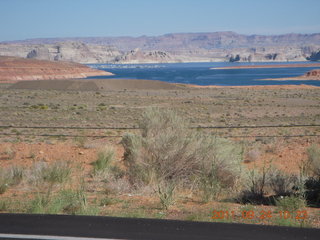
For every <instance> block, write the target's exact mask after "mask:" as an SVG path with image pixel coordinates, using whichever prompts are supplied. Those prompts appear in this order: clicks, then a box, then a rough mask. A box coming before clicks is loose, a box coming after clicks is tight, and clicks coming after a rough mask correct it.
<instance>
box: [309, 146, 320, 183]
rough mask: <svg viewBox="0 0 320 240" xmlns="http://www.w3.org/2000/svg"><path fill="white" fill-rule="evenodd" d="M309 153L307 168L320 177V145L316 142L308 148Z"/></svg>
mask: <svg viewBox="0 0 320 240" xmlns="http://www.w3.org/2000/svg"><path fill="white" fill-rule="evenodd" d="M307 154H308V162H307V167H308V169H307V170H309V172H310V173H311V174H312V175H313V176H316V177H319V178H320V147H319V146H317V145H315V144H314V145H312V146H311V147H309V148H308V149H307Z"/></svg>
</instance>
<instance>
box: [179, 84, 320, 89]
mask: <svg viewBox="0 0 320 240" xmlns="http://www.w3.org/2000/svg"><path fill="white" fill-rule="evenodd" d="M175 84H176V85H180V86H184V87H189V88H195V89H196V88H198V89H203V88H233V89H234V88H235V89H238V88H240V89H320V86H314V85H307V84H299V85H295V84H286V85H245V86H219V85H207V86H202V85H195V84H180V83H175Z"/></svg>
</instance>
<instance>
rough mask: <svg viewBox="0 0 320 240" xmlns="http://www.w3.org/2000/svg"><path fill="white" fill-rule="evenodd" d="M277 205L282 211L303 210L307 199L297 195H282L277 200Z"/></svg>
mask: <svg viewBox="0 0 320 240" xmlns="http://www.w3.org/2000/svg"><path fill="white" fill-rule="evenodd" d="M276 206H277V207H278V209H279V210H280V211H289V212H290V213H294V212H295V211H298V210H302V209H304V208H305V207H306V201H305V199H303V198H301V197H297V196H287V197H280V198H279V199H277V200H276Z"/></svg>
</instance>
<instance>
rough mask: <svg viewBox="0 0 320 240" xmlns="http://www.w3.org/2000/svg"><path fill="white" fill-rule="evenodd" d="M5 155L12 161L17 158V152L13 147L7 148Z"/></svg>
mask: <svg viewBox="0 0 320 240" xmlns="http://www.w3.org/2000/svg"><path fill="white" fill-rule="evenodd" d="M4 154H6V155H7V159H8V160H12V159H14V157H15V156H16V152H15V151H14V150H13V149H12V148H11V147H7V148H6V150H5V151H4Z"/></svg>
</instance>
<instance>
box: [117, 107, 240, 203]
mask: <svg viewBox="0 0 320 240" xmlns="http://www.w3.org/2000/svg"><path fill="white" fill-rule="evenodd" d="M139 126H140V128H141V135H137V134H132V133H129V134H126V135H125V136H124V137H123V139H122V144H123V146H124V149H125V154H124V160H125V164H126V166H127V169H128V175H129V180H130V182H131V183H132V184H133V185H134V186H136V187H139V186H146V185H149V186H153V188H154V189H157V188H158V186H159V184H169V185H170V184H174V185H175V186H171V187H173V188H178V187H188V186H190V185H191V184H194V183H196V185H197V186H198V187H199V190H200V191H201V192H205V195H207V196H209V195H212V194H211V193H209V191H211V190H212V191H215V192H216V189H213V188H215V187H213V186H215V184H213V181H216V182H218V183H219V185H220V186H221V187H223V188H232V187H233V186H234V184H235V182H236V178H239V175H240V172H241V165H240V162H241V159H240V158H241V154H240V150H241V149H240V148H239V147H238V146H237V145H236V144H234V143H232V142H231V141H229V140H226V139H222V138H218V137H216V136H211V135H205V134H203V133H201V132H198V131H196V130H191V129H189V123H188V122H187V121H186V120H185V119H183V118H181V117H180V116H179V115H178V114H177V113H176V112H174V111H171V110H166V109H164V110H161V109H158V108H150V109H148V110H147V111H146V112H145V113H144V114H143V116H142V119H141V121H140V123H139ZM161 192H163V191H161ZM164 192H166V191H164ZM161 195H162V194H161ZM159 197H160V196H159ZM160 201H162V200H161V199H160Z"/></svg>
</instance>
